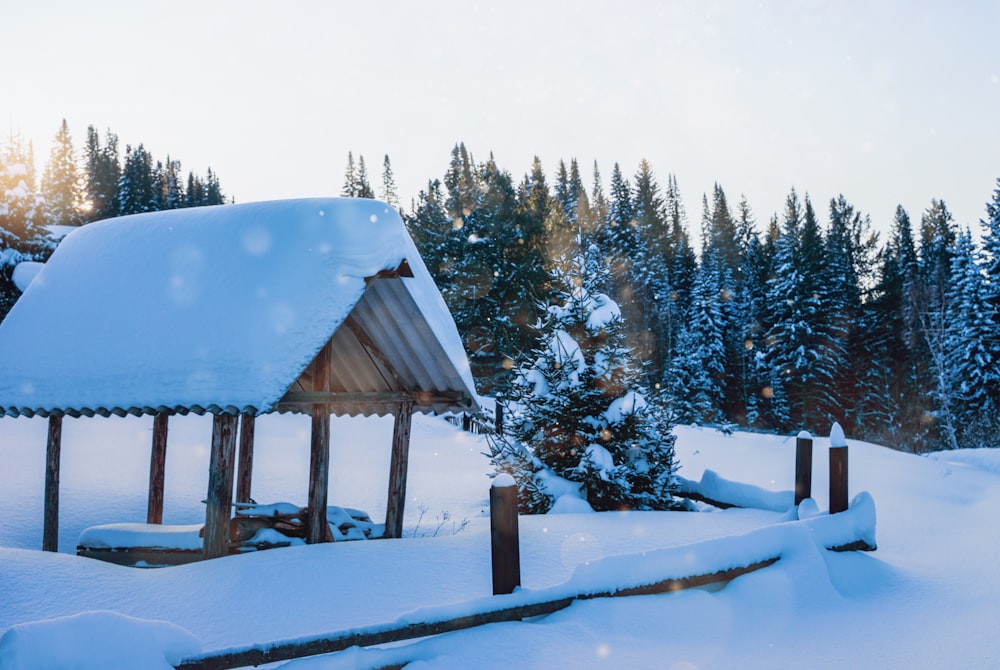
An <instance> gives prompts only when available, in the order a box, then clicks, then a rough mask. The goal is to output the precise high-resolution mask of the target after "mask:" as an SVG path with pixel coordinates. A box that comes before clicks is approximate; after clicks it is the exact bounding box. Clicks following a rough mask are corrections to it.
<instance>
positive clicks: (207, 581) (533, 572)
mask: <svg viewBox="0 0 1000 670" xmlns="http://www.w3.org/2000/svg"><path fill="white" fill-rule="evenodd" d="M151 423H152V422H151V420H150V419H148V418H144V419H136V418H126V419H116V418H112V419H96V418H95V419H77V420H69V419H67V420H66V421H65V423H64V440H63V463H62V488H61V491H62V496H61V501H60V506H61V513H62V523H61V526H60V553H59V554H45V553H41V552H39V551H36V549H37V548H38V547H40V545H41V517H42V504H41V493H42V488H43V474H44V452H45V430H46V424H45V422H44V421H42V420H28V419H23V418H22V419H9V418H5V419H0V464H2V465H0V510H2V513H0V635H4V633H6V635H5V637H3V638H2V641H0V668H2V669H6V668H19V667H31V663H32V662H33V661H34V662H37V660H38V658H39V657H38V656H32V655H31V653H38V654H40V653H42V651H44V652H45V653H49V654H55V653H57V652H63V653H65V654H66V655H68V656H69V657H70V658H73V659H75V661H76V662H78V663H79V665H75V666H69V665H66V666H65V667H80V668H91V667H94V668H96V667H112V665H113V662H114V660H113V658H112V657H109V656H108V654H110V653H113V652H112V651H109V650H114V649H119V650H124V651H126V652H133V656H132V657H131V661H130V662H131V663H133V664H135V663H137V661H135V659H136V658H143V659H144V660H143V662H142V666H143V667H169V666H168V665H166V664H165V662H164V661H163V660H162V659H163V657H164V650H166V651H167V652H169V653H168V654H167V656H168V657H169V658H173V659H174V660H176V659H178V658H180V657H183V656H186V655H188V654H190V653H193V652H194V651H197V650H199V649H200V650H202V651H210V650H214V649H221V648H227V647H233V646H241V645H248V644H253V643H261V642H266V641H269V640H279V639H284V638H289V637H298V636H303V635H310V634H318V633H324V632H333V631H337V630H341V629H346V628H357V627H362V626H368V625H374V624H382V623H390V622H393V621H396V620H399V619H401V618H404V619H409V618H413V614H412V612H413V611H414V610H418V609H419V610H424V611H427V610H428V609H429V608H441V607H444V608H445V609H447V608H449V607H451V608H455V609H456V611H462V610H463V608H465V607H467V605H466V603H469V602H471V601H476V600H477V599H479V600H481V599H483V598H484V597H488V596H489V594H490V593H491V585H490V561H489V520H488V518H487V517H486V512H487V507H488V493H489V480H488V479H487V477H486V473H487V472H488V471H489V464H488V462H487V459H486V458H485V457H484V456H483V455H482V452H483V451H485V449H486V447H485V443H484V442H482V441H481V438H478V437H476V436H472V435H469V434H465V433H461V432H459V431H457V430H455V429H454V428H453V427H452V426H450V425H449V424H446V423H445V422H444V421H442V420H439V419H432V418H425V417H418V418H416V419H415V423H414V428H413V445H412V448H411V463H410V478H409V487H408V503H407V516H406V519H405V531H404V535H405V536H406V537H404V539H402V540H395V541H378V542H353V543H338V544H333V545H322V546H308V547H292V548H288V549H279V550H273V551H269V552H260V553H256V554H253V555H247V556H239V557H229V558H224V559H218V560H215V561H210V562H204V563H198V564H193V565H187V566H180V567H175V568H166V569H161V570H137V569H130V568H122V567H118V566H114V565H109V564H104V563H100V562H96V561H91V560H88V559H81V558H77V557H76V556H74V555H72V553H73V550H74V548H75V544H76V539H77V537H78V536H79V533H80V532H81V531H82V530H83V529H84V528H86V527H88V526H91V525H95V524H102V523H109V522H130V521H142V520H143V519H144V517H145V497H146V490H145V487H146V481H147V478H148V458H149V442H150V435H151ZM391 431H392V425H391V420H390V419H387V418H386V419H374V418H373V419H335V420H334V424H333V431H332V434H333V443H334V445H333V455H332V463H333V464H332V469H331V477H330V502H331V503H332V504H337V505H342V506H349V507H355V508H360V509H364V510H367V511H368V512H370V513H371V514H372V516H373V517H374V518H375V519H376V520H380V518H381V517H382V516H383V515H384V509H385V496H386V491H385V489H386V482H387V477H388V475H387V473H388V460H389V440H390V437H391ZM210 433H211V426H210V421H209V420H208V419H207V418H205V417H194V416H191V417H181V418H177V419H174V420H172V422H171V425H170V447H169V451H168V456H167V488H166V495H165V512H164V520H165V522H167V523H176V524H186V523H198V522H200V521H202V520H203V515H204V508H203V506H202V505H201V503H200V502H199V501H200V500H202V499H203V498H204V495H205V490H206V488H207V470H208V466H207V456H208V442H209V438H210ZM676 433H677V435H678V445H677V448H678V456H679V458H680V462H681V464H682V466H683V470H682V474H683V475H684V476H685V477H686V478H688V479H690V480H695V481H697V480H699V479H700V477H701V475H702V473H703V472H704V471H705V470H706V469H708V470H712V471H714V472H716V473H718V475H719V476H720V477H722V478H724V479H728V480H731V481H738V482H745V483H748V484H753V485H756V486H758V487H762V488H765V489H769V490H772V491H787V490H789V489H791V488H792V486H793V476H794V450H795V440H794V438H793V437H777V436H764V435H749V434H736V435H734V436H731V437H726V436H723V435H721V434H719V433H716V432H714V431H711V430H707V429H697V428H686V427H680V428H678V429H677V430H676ZM308 435H309V420H308V418H304V417H294V416H280V417H265V418H263V419H261V420H260V421H259V422H258V424H257V439H258V442H257V449H256V453H255V456H256V462H255V475H256V476H255V480H254V497H255V498H256V499H257V500H258V501H261V502H277V501H289V502H294V503H299V504H301V503H302V502H303V501H304V499H305V493H306V487H307V470H308V446H307V445H308V442H309V437H308ZM849 443H850V474H851V496H852V497H853V496H854V495H855V494H856V493H858V492H861V491H868V492H870V494H871V496H872V498H873V499H874V501H875V506H876V508H877V517H878V523H877V536H876V539H877V541H878V551H877V552H874V553H871V554H867V553H865V554H861V553H845V554H834V553H831V552H826V551H821V550H819V549H817V548H815V544H814V543H812V542H808V543H805V544H803V543H799V544H798V545H797V550H796V551H792V552H788V553H787V554H786V555H785V556H784V557H783V558H782V560H781V561H779V562H778V563H777V564H775V565H773V566H771V567H768V568H765V569H763V570H761V571H758V572H756V573H753V574H750V575H746V576H744V577H740V578H738V579H736V580H735V581H733V582H732V583H730V584H729V585H728V586H727V587H725V588H724V589H722V590H721V591H717V592H708V591H704V590H692V591H686V592H681V593H674V594H669V595H656V596H637V597H630V598H617V599H600V600H590V601H584V602H578V603H576V604H574V605H572V606H570V607H569V608H568V609H566V610H563V611H561V612H558V613H556V614H552V615H549V616H547V617H543V618H540V619H535V620H532V621H530V622H525V623H505V624H494V625H490V626H485V627H482V628H478V629H473V630H467V631H462V632H457V633H451V634H447V635H443V636H439V637H437V638H431V639H427V640H423V641H420V642H417V643H411V644H406V645H401V646H395V647H393V648H390V649H374V650H356V649H355V650H349V651H347V652H342V653H340V654H337V655H333V656H327V657H317V658H313V659H303V660H298V661H293V662H290V663H288V664H286V665H285V666H284V667H286V668H289V670H309V669H321V668H322V669H327V668H374V667H379V666H381V665H385V664H389V663H399V662H401V661H412V663H411V665H409V666H408V667H410V668H414V669H417V668H469V667H478V668H483V669H485V668H507V667H524V668H551V667H567V668H568V667H587V668H591V667H607V668H650V667H657V668H676V669H678V670H680V669H682V668H683V669H691V668H732V667H742V668H778V667H789V666H793V665H795V666H800V667H810V668H844V667H852V668H859V667H860V668H886V667H935V668H939V667H956V668H957V667H961V668H993V667H998V665H1000V640H998V638H997V636H996V634H995V633H996V630H998V627H1000V606H998V605H997V603H998V602H1000V576H998V572H997V569H996V566H997V565H998V563H1000V524H997V523H996V520H995V517H996V510H997V509H1000V450H982V451H974V452H950V453H945V454H937V455H935V456H934V457H930V458H928V457H917V456H911V455H907V454H902V453H898V452H894V451H891V450H888V449H884V448H882V447H878V446H875V445H870V444H866V443H860V442H855V441H853V440H851V441H849ZM826 456H827V441H826V440H825V439H824V438H817V440H816V451H815V454H814V464H815V468H814V473H813V496H814V498H815V499H816V501H817V503H818V504H819V507H820V508H821V509H825V508H826V505H827V491H826V481H827V468H826V463H827V459H826ZM787 518H788V515H787V514H786V513H783V512H774V511H763V510H735V509H734V510H726V511H711V512H705V513H610V514H579V515H548V516H543V517H531V518H525V517H522V519H521V541H522V543H521V555H522V577H523V584H524V587H525V590H526V591H532V590H540V589H546V588H553V587H558V585H560V584H563V583H565V582H566V581H567V580H571V579H573V575H574V571H576V570H577V568H578V567H579V566H581V565H586V564H588V563H589V564H591V565H592V566H593V565H602V563H601V559H602V558H604V557H609V556H615V555H635V556H637V557H641V556H642V554H643V553H646V554H647V555H654V552H655V551H656V550H661V549H666V548H670V547H677V546H681V545H686V544H690V543H695V542H702V541H705V540H710V539H712V538H722V537H733V536H739V535H741V534H744V533H751V535H748V536H747V537H748V538H753V537H756V536H755V535H753V534H752V533H754V532H757V533H760V532H766V531H755V529H761V528H764V527H769V528H774V527H776V524H780V523H782V522H783V521H786V520H787ZM785 527H789V528H790V527H792V526H789V525H788V524H786V525H785V526H780V527H779V528H785ZM786 535H788V537H791V533H790V532H789V533H786ZM725 542H735V544H733V545H729V546H738V545H740V544H747V545H749V544H750V543H752V540H751V539H747V540H745V541H744V540H734V541H725ZM807 545H808V546H807ZM679 551H686V550H679ZM625 560H626V561H635V560H638V558H635V559H625ZM606 564H607V562H605V563H604V565H606ZM627 564H628V563H626V565H627ZM578 576H579V575H578ZM112 612H114V613H118V615H116V614H112ZM81 613H82V614H81ZM407 613H411V614H410V615H409V616H407ZM71 615H76V618H75V619H72V620H70V621H68V622H61V623H56V624H50V627H49V628H48V629H46V627H45V626H42V625H38V624H31V623H30V622H36V621H39V620H44V619H52V618H54V617H64V616H71ZM120 615H127V616H128V617H134V619H139V620H146V621H158V622H170V624H172V625H167V624H163V623H159V624H141V623H140V622H138V621H135V620H134V619H125V618H123V617H121V616H120ZM143 625H145V626H146V628H142V626H143ZM52 631H58V632H57V633H56V632H52ZM144 636H145V637H144ZM52 640H57V642H52ZM106 640H111V642H107V641H106ZM39 649H42V651H38V650H39ZM26 650H27V651H26ZM32 650H34V651H32ZM18 654H24V655H23V656H18ZM142 654H146V656H142ZM157 654H158V655H157ZM171 654H172V656H171ZM19 659H20V660H19ZM151 659H152V660H151ZM22 661H23V663H22ZM156 663H159V665H157V664H156Z"/></svg>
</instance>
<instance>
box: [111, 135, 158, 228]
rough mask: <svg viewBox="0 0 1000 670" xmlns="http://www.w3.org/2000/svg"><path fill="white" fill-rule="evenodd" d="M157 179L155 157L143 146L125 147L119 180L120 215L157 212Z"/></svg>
mask: <svg viewBox="0 0 1000 670" xmlns="http://www.w3.org/2000/svg"><path fill="white" fill-rule="evenodd" d="M156 183H157V179H156V177H155V175H154V173H153V157H152V155H150V153H149V152H148V151H146V149H145V147H143V146H142V145H141V144H140V145H139V146H137V147H135V148H134V149H133V148H132V147H131V146H129V145H126V146H125V163H124V165H123V166H122V173H121V176H120V177H119V178H118V198H117V200H118V215H119V216H125V215H128V214H140V213H142V212H152V211H155V210H156V197H157V193H156V191H157V188H156Z"/></svg>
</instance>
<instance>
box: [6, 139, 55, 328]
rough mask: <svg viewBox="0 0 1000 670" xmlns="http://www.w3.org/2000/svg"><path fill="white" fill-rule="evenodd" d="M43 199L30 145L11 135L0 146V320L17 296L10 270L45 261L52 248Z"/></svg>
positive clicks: (18, 292) (12, 271)
mask: <svg viewBox="0 0 1000 670" xmlns="http://www.w3.org/2000/svg"><path fill="white" fill-rule="evenodd" d="M47 219H48V215H47V212H46V207H45V199H44V198H43V197H42V196H41V195H40V194H39V193H38V191H37V187H36V184H35V179H34V169H33V167H32V154H31V149H30V147H25V146H24V144H23V142H22V141H21V140H20V138H18V137H15V138H12V139H11V140H10V142H9V144H8V145H7V146H5V147H0V321H2V320H3V318H4V317H6V315H7V312H9V311H10V309H11V307H13V305H14V302H16V301H17V298H18V296H19V295H20V290H19V289H18V288H17V287H16V286H15V285H14V281H13V273H14V268H15V266H17V264H18V263H21V262H23V261H45V260H47V259H48V256H49V254H51V253H52V250H53V249H54V248H55V243H54V242H53V240H52V239H51V238H50V237H49V235H48V232H47V230H46V229H45V224H46V222H47Z"/></svg>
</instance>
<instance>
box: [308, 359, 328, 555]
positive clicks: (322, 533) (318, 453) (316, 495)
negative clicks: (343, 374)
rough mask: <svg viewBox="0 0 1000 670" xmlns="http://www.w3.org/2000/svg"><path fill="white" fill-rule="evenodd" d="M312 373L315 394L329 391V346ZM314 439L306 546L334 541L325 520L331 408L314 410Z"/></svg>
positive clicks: (314, 408)
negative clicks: (307, 544)
mask: <svg viewBox="0 0 1000 670" xmlns="http://www.w3.org/2000/svg"><path fill="white" fill-rule="evenodd" d="M315 364H316V365H315V369H314V371H313V391H316V392H320V393H329V391H330V343H329V342H327V343H326V344H325V345H324V346H323V348H322V349H320V350H319V353H318V354H317V355H316V360H315ZM311 414H312V437H311V439H310V443H309V445H310V446H309V500H308V502H307V505H308V507H309V515H308V516H307V517H306V542H308V543H309V544H317V543H319V542H326V541H328V540H331V539H333V538H332V537H331V534H330V526H329V522H328V521H327V520H326V503H327V495H328V489H329V486H330V407H329V406H328V405H324V404H320V403H317V404H315V405H313V406H312V411H311Z"/></svg>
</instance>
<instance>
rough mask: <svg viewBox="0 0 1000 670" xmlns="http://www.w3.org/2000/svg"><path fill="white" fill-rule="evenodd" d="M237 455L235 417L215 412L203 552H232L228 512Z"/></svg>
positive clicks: (212, 554) (207, 555) (211, 555)
mask: <svg viewBox="0 0 1000 670" xmlns="http://www.w3.org/2000/svg"><path fill="white" fill-rule="evenodd" d="M235 454H236V416H235V415H233V414H216V415H215V416H214V417H213V419H212V450H211V453H210V455H209V462H208V496H207V498H206V500H205V544H204V548H203V551H202V555H203V556H204V557H205V558H206V559H208V558H218V557H220V556H225V555H226V554H228V553H229V511H230V507H231V506H232V502H233V467H234V460H235Z"/></svg>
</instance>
